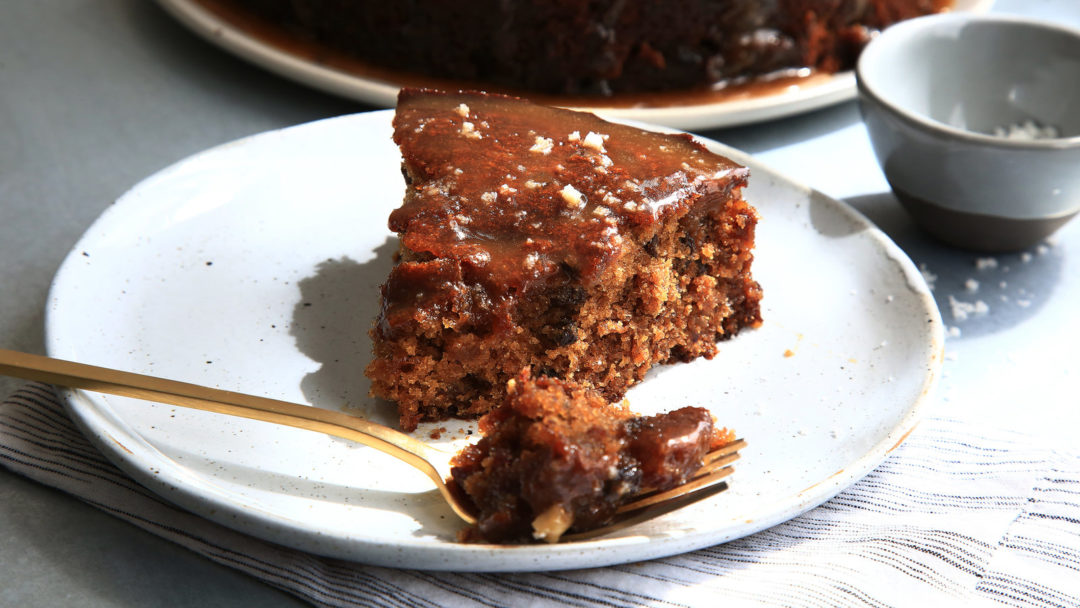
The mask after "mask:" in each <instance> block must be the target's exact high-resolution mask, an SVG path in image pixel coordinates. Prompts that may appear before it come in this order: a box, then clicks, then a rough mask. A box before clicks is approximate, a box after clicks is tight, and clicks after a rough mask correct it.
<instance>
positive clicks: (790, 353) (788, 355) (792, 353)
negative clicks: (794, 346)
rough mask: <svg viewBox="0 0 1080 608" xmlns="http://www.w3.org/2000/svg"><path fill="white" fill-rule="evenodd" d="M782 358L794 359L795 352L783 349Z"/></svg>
mask: <svg viewBox="0 0 1080 608" xmlns="http://www.w3.org/2000/svg"><path fill="white" fill-rule="evenodd" d="M784 356H785V357H788V358H791V357H794V356H795V351H793V350H791V349H790V348H788V349H785V350H784Z"/></svg>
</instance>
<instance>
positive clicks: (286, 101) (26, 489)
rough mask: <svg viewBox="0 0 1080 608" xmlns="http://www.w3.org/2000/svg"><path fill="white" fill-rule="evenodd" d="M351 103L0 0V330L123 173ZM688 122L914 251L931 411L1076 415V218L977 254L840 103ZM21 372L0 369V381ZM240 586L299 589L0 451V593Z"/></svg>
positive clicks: (174, 595)
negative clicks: (939, 327)
mask: <svg viewBox="0 0 1080 608" xmlns="http://www.w3.org/2000/svg"><path fill="white" fill-rule="evenodd" d="M994 10H995V11H1000V12H1011V13H1021V14H1027V15H1032V16H1036V17H1042V18H1047V19H1052V20H1056V21H1060V22H1066V23H1070V24H1072V25H1074V26H1080V2H1076V1H1075V0H998V2H997V3H996V5H995V8H994ZM368 109H370V108H367V107H365V106H363V105H362V104H359V103H356V102H352V101H348V100H343V99H339V98H336V97H332V96H329V95H325V94H322V93H319V92H317V91H313V90H310V89H307V88H304V87H302V86H300V85H297V84H293V83H292V82H289V81H286V80H283V79H280V78H278V77H276V76H273V75H271V74H269V73H266V72H264V71H262V70H261V69H259V68H256V67H252V66H250V65H249V64H247V63H244V62H242V61H240V60H238V59H236V58H234V57H232V56H231V55H228V54H226V53H224V52H222V51H220V50H218V49H217V48H215V47H213V46H211V45H209V44H207V43H205V42H204V41H202V40H201V39H200V38H198V37H196V36H194V35H193V34H191V33H189V32H188V31H187V30H185V29H184V28H182V27H181V26H180V25H178V24H177V23H176V22H174V21H173V20H172V19H170V18H169V17H168V16H167V15H166V14H165V13H163V12H162V11H161V10H160V9H159V8H157V6H156V5H154V4H153V3H151V2H147V1H145V0H143V1H140V0H112V1H109V2H101V1H94V0H0V261H2V263H0V347H4V348H12V349H17V350H24V351H30V352H38V353H43V352H44V346H43V330H42V325H43V310H44V303H45V299H46V294H47V292H48V288H49V284H50V282H51V280H52V276H53V273H54V272H55V271H56V268H57V266H58V265H59V264H60V262H61V260H62V259H63V258H64V256H65V255H66V254H67V253H68V250H69V249H70V248H71V247H72V246H73V244H74V243H75V241H76V240H77V239H78V238H79V236H80V235H81V234H82V233H83V232H84V231H85V230H86V229H87V227H88V226H89V225H90V224H91V223H92V222H93V221H94V219H95V218H96V217H97V216H98V215H99V214H100V213H101V212H102V211H103V210H104V209H105V208H106V207H107V206H108V205H109V204H110V203H111V202H112V201H113V200H115V199H116V198H117V197H119V196H120V195H121V194H123V193H124V192H125V191H126V190H127V189H128V188H129V187H131V186H132V185H133V184H135V183H136V182H138V181H139V180H140V179H141V178H143V177H145V176H147V175H149V174H151V173H153V172H154V171H156V170H158V169H161V168H163V167H165V166H168V165H169V164H171V163H173V162H176V161H178V160H180V159H182V158H184V157H186V156H188V155H190V154H192V153H195V152H197V151H200V150H202V149H205V148H208V147H211V146H214V145H217V144H220V143H223V142H226V141H230V140H233V139H236V138H239V137H242V136H245V135H249V134H252V133H257V132H260V131H265V130H268V129H274V128H279V127H283V126H288V125H293V124H298V123H302V122H307V121H311V120H316V119H319V118H324V117H328V116H335V115H339V114H345V113H351V112H359V111H364V110H368ZM703 134H704V135H707V136H709V137H712V138H714V139H717V140H719V141H722V142H724V143H727V144H730V145H733V146H735V147H738V148H741V149H744V150H746V151H748V152H751V153H754V154H756V155H758V156H759V157H760V158H761V159H762V160H764V161H765V162H768V163H770V164H772V165H773V166H774V167H776V168H778V169H780V170H782V171H785V172H787V173H789V174H790V175H792V176H793V177H795V178H796V179H799V180H801V181H803V182H805V183H808V184H810V185H811V186H813V187H816V188H818V189H820V190H822V191H824V192H826V193H827V194H830V195H832V196H835V197H837V198H842V199H844V200H846V201H848V202H849V203H851V204H852V205H853V206H855V207H856V208H857V209H859V210H860V211H862V212H863V213H865V214H866V215H867V216H868V217H870V218H871V219H872V220H873V221H875V222H876V223H878V225H879V226H881V227H882V228H883V229H884V230H885V231H886V232H887V233H888V234H889V235H890V236H892V237H893V239H894V240H896V241H897V243H899V244H900V245H901V246H902V247H903V248H904V249H905V250H906V251H907V252H908V254H909V255H910V256H911V257H912V259H913V260H914V261H915V262H916V263H917V264H920V265H924V266H925V268H926V270H927V274H928V276H931V277H932V278H934V280H933V283H934V286H935V296H936V298H937V301H938V303H939V305H940V306H941V308H942V315H943V318H944V319H945V322H946V324H947V325H948V326H950V327H955V328H956V329H957V330H958V332H959V335H955V334H956V332H954V336H953V337H952V338H950V339H949V341H948V343H947V345H946V363H945V374H944V380H943V382H942V386H941V391H940V393H939V395H940V397H939V399H938V401H939V403H938V405H937V408H938V409H937V410H936V412H938V413H943V414H945V415H948V414H950V413H956V414H968V413H972V412H979V413H980V415H982V416H983V417H985V418H986V419H987V420H989V421H991V422H995V423H1000V424H1003V425H1004V424H1011V425H1013V426H1015V427H1017V428H1019V429H1020V430H1022V431H1024V432H1026V433H1028V434H1029V435H1030V437H1031V440H1032V441H1044V440H1049V441H1069V438H1070V436H1071V435H1072V434H1073V433H1074V429H1075V428H1077V424H1076V423H1077V422H1080V413H1078V412H1080V407H1077V406H1078V405H1080V397H1078V395H1080V377H1078V373H1080V372H1078V371H1077V365H1076V363H1077V361H1080V357H1078V356H1077V355H1076V348H1077V345H1078V344H1080V317H1078V316H1077V315H1076V314H1075V310H1074V309H1075V305H1076V304H1077V303H1078V302H1080V266H1078V265H1080V221H1074V222H1072V223H1071V224H1069V225H1067V226H1066V227H1065V228H1064V229H1063V230H1061V231H1060V232H1059V233H1058V234H1057V235H1056V237H1055V238H1054V239H1053V240H1052V241H1050V242H1049V243H1047V244H1046V245H1044V246H1043V247H1040V248H1037V249H1033V250H1032V251H1030V252H1027V254H1026V255H1024V254H1012V255H1000V256H994V259H995V260H996V261H997V262H998V264H997V267H996V268H992V269H982V270H979V269H978V268H976V260H977V259H978V258H979V257H985V256H977V255H975V254H972V253H968V252H963V251H958V250H954V249H950V248H948V247H944V246H941V245H938V244H937V243H935V242H933V241H931V240H929V239H928V238H927V237H925V236H924V235H923V234H921V233H920V232H919V231H918V230H917V229H916V228H915V227H914V225H913V224H912V223H911V221H910V220H909V219H908V218H907V216H906V215H905V214H904V212H903V211H902V210H901V209H900V208H899V206H898V205H897V203H896V201H895V199H894V198H893V196H892V195H891V194H890V193H889V192H888V187H887V185H886V183H885V181H884V178H883V177H882V175H881V173H880V170H879V169H878V167H877V165H876V163H875V162H874V160H873V157H872V153H871V151H870V147H869V143H868V141H867V139H866V134H865V130H864V128H863V126H862V123H861V122H860V120H859V115H858V110H857V108H856V106H855V104H854V103H845V104H841V105H839V106H836V107H833V108H829V109H826V110H822V111H818V112H814V113H811V114H808V115H804V116H800V117H795V118H790V119H786V120H780V121H775V122H772V123H767V124H762V125H754V126H747V127H741V128H735V129H726V130H717V131H708V132H704V133H703ZM968 279H975V280H977V281H979V283H980V285H981V286H982V287H981V288H980V291H979V292H978V293H977V295H975V294H972V293H971V292H969V291H967V290H966V288H965V282H966V281H967V280H968ZM950 296H952V297H955V298H957V299H959V300H974V299H982V300H984V301H986V302H987V303H988V304H989V305H990V313H989V314H986V315H982V316H980V317H977V318H971V319H968V320H966V321H961V320H959V319H957V318H955V317H953V315H952V313H951V308H950V305H949V298H950ZM20 384H21V382H20V381H16V380H11V379H7V378H0V397H2V396H5V395H7V394H9V393H10V392H12V391H14V390H15V389H16V388H17V387H18V386H19V385H20ZM1018 407H1021V408H1023V410H1024V412H1025V415H1023V416H1019V417H1017V416H1016V415H1015V412H1016V408H1018ZM256 603H257V604H259V605H263V606H288V605H302V603H301V602H299V601H297V600H295V599H293V598H291V597H290V596H287V595H285V594H283V593H280V592H278V591H276V590H273V589H271V588H269V587H267V586H265V585H263V584H261V583H259V582H258V581H255V580H253V579H251V578H248V577H247V576H244V575H240V574H237V573H235V572H233V571H231V570H229V569H228V568H225V567H222V566H218V565H215V564H212V563H210V562H209V561H206V560H204V559H202V558H200V557H197V556H195V555H194V554H191V553H189V552H187V551H186V550H184V549H181V548H179V547H176V546H174V545H172V544H170V543H167V542H165V541H162V540H160V539H158V538H156V537H154V536H152V535H150V534H148V533H146V532H143V531H141V530H138V529H136V528H134V527H131V526H129V525H127V524H125V523H122V522H120V521H118V520H116V519H113V518H112V517H110V516H108V515H106V514H104V513H102V512H100V511H98V510H96V509H94V508H92V507H90V506H87V505H85V504H83V503H81V502H79V501H78V500H76V499H74V498H71V497H69V496H67V495H64V494H61V493H59V492H57V491H54V490H51V489H49V488H45V487H42V486H40V485H37V484H35V483H33V482H30V481H27V480H25V479H23V478H21V477H18V476H16V475H13V474H11V473H9V472H7V471H6V470H3V469H0V606H59V605H77V606H110V607H117V606H157V605H168V606H234V605H248V604H256Z"/></svg>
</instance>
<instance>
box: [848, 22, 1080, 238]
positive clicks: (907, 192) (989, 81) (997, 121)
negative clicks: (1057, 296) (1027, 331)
mask: <svg viewBox="0 0 1080 608" xmlns="http://www.w3.org/2000/svg"><path fill="white" fill-rule="evenodd" d="M856 78H857V83H858V91H859V107H860V109H861V111H862V115H863V119H864V120H865V122H866V126H867V129H868V131H869V134H870V139H871V142H872V143H873V146H874V152H875V154H876V155H877V158H878V161H879V162H880V163H881V166H882V168H883V170H884V172H885V177H886V178H887V179H888V181H889V184H890V185H891V186H892V189H893V191H894V192H895V193H896V196H897V198H898V199H899V200H900V202H901V203H902V204H903V205H904V207H905V208H906V209H907V210H908V211H909V212H910V213H911V215H912V217H914V219H915V221H916V222H917V223H918V224H919V225H920V226H922V227H923V228H925V229H926V230H927V231H928V232H930V233H931V234H933V235H934V236H936V237H938V238H939V239H941V240H944V241H946V242H948V243H950V244H953V245H956V246H960V247H964V248H968V249H975V250H980V251H1014V250H1018V249H1023V248H1027V247H1030V246H1032V245H1034V244H1036V243H1037V242H1039V241H1040V240H1042V239H1044V238H1046V237H1047V236H1048V235H1050V234H1051V233H1052V232H1054V231H1055V230H1057V229H1058V228H1059V227H1061V226H1062V225H1063V224H1064V223H1065V222H1067V221H1068V220H1069V219H1070V218H1072V217H1073V216H1074V215H1076V213H1077V211H1080V31H1078V30H1074V29H1070V28H1067V27H1063V26H1059V25H1055V24H1050V23H1044V22H1039V21H1033V20H1029V19H1022V18H1017V17H1008V16H1003V15H973V14H945V15H936V16H931V17H923V18H918V19H913V20H910V21H905V22H902V23H899V24H897V25H894V26H892V27H890V28H889V29H887V30H886V31H884V32H883V33H882V34H881V35H879V36H878V37H877V38H876V39H875V40H873V41H872V42H871V43H870V44H869V45H868V46H867V47H866V49H865V50H864V51H863V53H862V55H861V56H860V58H859V62H858V65H857V68H856ZM1021 125H1026V129H1023V128H1022V129H1020V131H1021V132H1023V131H1025V130H1026V131H1031V132H1032V134H1034V131H1036V130H1039V129H1041V130H1043V131H1044V132H1043V133H1042V134H1040V136H1039V137H1037V138H1035V139H1020V138H1014V137H1005V136H1001V135H996V134H995V131H996V130H1000V129H1005V130H1008V129H1009V128H1010V127H1011V128H1013V129H1014V130H1015V129H1016V128H1017V127H1020V126H1021Z"/></svg>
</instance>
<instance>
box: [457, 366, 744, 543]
mask: <svg viewBox="0 0 1080 608" xmlns="http://www.w3.org/2000/svg"><path fill="white" fill-rule="evenodd" d="M480 431H481V433H483V437H482V438H481V439H480V441H479V442H477V443H476V444H473V445H470V446H468V447H466V448H465V449H464V450H463V451H462V452H461V453H459V454H458V455H457V456H455V457H454V460H453V461H452V462H451V464H452V465H453V471H452V475H453V482H454V483H455V484H457V487H458V488H460V489H461V491H462V493H463V494H464V495H465V496H467V497H468V498H469V500H470V501H471V502H472V503H473V505H474V506H475V508H476V511H477V525H476V526H475V527H474V528H471V529H468V530H466V532H465V533H464V534H463V535H462V536H463V539H464V540H483V541H488V542H523V541H528V540H532V539H536V540H544V541H548V542H556V541H558V540H559V538H560V536H561V535H562V534H563V533H564V532H566V531H570V532H578V531H585V530H590V529H593V528H596V527H599V526H602V525H605V524H606V523H608V522H609V521H610V520H611V519H612V518H613V517H614V515H615V512H616V509H617V508H618V507H619V506H620V505H622V504H624V503H625V502H627V501H628V500H629V499H631V498H632V497H633V496H634V495H635V494H636V493H638V492H639V491H641V490H642V489H645V488H648V489H652V490H665V489H668V488H671V487H674V486H677V485H680V484H682V483H683V482H685V481H686V480H687V479H689V478H690V477H691V476H692V475H693V474H694V473H695V472H696V471H697V470H698V469H699V468H700V467H701V466H702V464H703V458H704V456H705V454H706V452H708V451H709V450H710V449H713V448H717V447H720V446H722V445H724V444H727V443H730V442H731V441H732V440H733V439H734V435H733V434H732V433H731V432H730V431H728V430H727V429H719V428H716V427H715V426H714V424H713V419H712V415H711V414H710V413H709V411H708V410H706V409H704V408H700V407H684V408H680V409H677V410H674V411H672V412H668V413H664V414H658V415H656V416H637V415H635V414H633V413H632V412H630V410H628V409H627V408H626V407H625V406H623V405H618V404H616V405H609V404H608V403H607V401H606V400H604V399H603V398H602V397H600V396H598V395H596V394H595V393H592V392H590V391H586V390H584V389H582V388H580V387H576V386H573V385H572V384H567V383H565V382H560V381H559V380H553V379H549V378H537V379H535V380H534V379H532V378H530V377H529V375H528V373H523V374H522V375H521V376H520V377H518V378H516V379H514V380H511V381H510V382H509V389H508V394H507V397H506V401H505V403H504V404H502V405H501V406H499V407H498V408H496V409H494V410H492V411H491V412H490V413H488V414H487V415H485V416H484V417H483V418H481V419H480Z"/></svg>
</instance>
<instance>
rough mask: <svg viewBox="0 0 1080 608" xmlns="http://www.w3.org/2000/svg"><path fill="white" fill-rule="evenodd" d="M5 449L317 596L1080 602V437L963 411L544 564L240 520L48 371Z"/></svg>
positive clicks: (19, 462) (590, 602)
mask: <svg viewBox="0 0 1080 608" xmlns="http://www.w3.org/2000/svg"><path fill="white" fill-rule="evenodd" d="M0 463H2V464H4V465H5V466H6V467H8V468H9V469H11V470H12V471H16V472H18V473H20V474H23V475H25V476H27V477H29V478H32V479H35V480H37V481H39V482H41V483H43V484H47V485H49V486H53V487H56V488H59V489H61V490H64V491H65V492H69V493H71V494H73V495H75V496H77V497H79V498H81V499H82V500H84V501H86V502H88V503H90V504H92V505H94V506H95V507H98V508H99V509H102V510H105V511H108V512H109V513H112V514H113V515H115V516H117V517H120V518H122V519H125V520H127V521H129V522H131V523H132V524H134V525H136V526H139V527H140V528H143V529H146V530H149V531H150V532H153V533H154V534H157V535H159V536H162V537H164V538H167V539H169V540H172V541H173V542H175V543H177V544H180V545H183V546H184V547H187V548H188V549H190V550H192V551H195V552H196V553H199V554H201V555H204V556H206V557H207V558H209V559H211V560H213V561H215V562H218V563H220V564H224V565H226V566H229V567H231V568H235V569H237V570H241V571H243V572H246V573H247V574H250V575H251V576H254V577H257V578H259V579H261V580H263V581H265V582H266V583H268V584H270V585H273V586H275V587H279V588H281V589H284V590H286V591H288V592H290V593H293V594H295V595H297V596H299V597H301V598H304V599H306V600H308V601H310V602H311V603H313V604H315V605H318V606H388V607H389V606H394V607H411V606H418V607H419V606H507V605H513V606H604V607H621V606H628V607H629V606H687V607H695V606H702V607H705V606H708V607H713V606H717V605H729V606H730V605H733V606H741V605H768V606H776V605H783V606H911V605H921V606H939V605H965V606H970V605H999V604H1007V605H1020V606H1080V452H1077V451H1074V450H1073V448H1072V447H1071V446H1057V447H1055V446H1040V445H1035V444H1033V443H1032V442H1031V441H1029V440H1028V439H1026V438H1025V437H1022V436H1020V435H1018V434H1016V433H1012V432H1010V431H1003V430H999V429H992V428H977V427H975V426H973V425H972V424H971V423H969V422H962V421H959V420H954V419H947V418H931V419H928V420H925V421H923V423H922V424H921V425H920V427H919V428H918V429H917V430H916V431H915V432H914V433H912V435H911V436H910V438H909V439H908V441H907V442H906V443H905V444H904V445H903V446H901V448H899V449H898V450H896V451H895V452H894V454H893V455H892V456H891V457H890V458H889V459H888V460H886V461H885V462H884V463H883V464H882V465H881V466H880V467H878V469H877V470H875V471H874V472H872V473H871V474H870V475H868V476H867V477H865V478H864V479H862V480H861V481H860V482H858V483H857V484H855V485H854V486H853V487H851V488H850V489H848V490H847V491H845V492H843V493H842V494H840V495H839V496H837V497H836V498H834V499H833V500H831V501H829V502H828V503H826V504H824V505H823V506H821V507H819V508H817V509H814V510H812V511H810V512H809V513H807V514H805V515H803V516H801V517H798V518H796V519H794V520H791V521H789V522H787V523H784V524H782V525H779V526H776V527H774V528H772V529H770V530H766V531H764V532H760V533H758V534H755V535H753V536H750V537H747V538H743V539H740V540H737V541H733V542H730V543H727V544H724V545H720V546H716V547H712V548H709V549H703V550H700V551H696V552H693V553H688V554H685V555H680V556H676V557H671V558H667V559H660V560H655V561H651V562H643V563H637V564H630V565H625V566H616V567H608V568H596V569H589V570H574V571H565V572H552V573H532V574H457V573H430V572H421V571H410V570H394V569H388V568H377V567H372V566H365V565H360V564H354V563H350V562H344V561H340V560H333V559H327V558H323V557H318V556H314V555H310V554H306V553H303V552H299V551H295V550H292V549H287V548H284V547H280V546H277V545H273V544H270V543H267V542H264V541H261V540H258V539H255V538H252V537H249V536H246V535H243V534H240V533H237V532H233V531H231V530H228V529H226V528H223V527H221V526H219V525H217V524H215V523H212V522H209V521H207V520H204V519H202V518H199V517H197V516H195V515H192V514H190V513H188V512H186V511H183V510H181V509H178V508H176V507H174V506H172V505H170V504H169V503H167V502H165V501H163V500H161V499H160V498H158V497H157V496H155V495H154V494H152V493H150V492H149V491H147V490H146V489H144V488H142V487H141V486H139V485H138V484H137V483H135V482H134V481H132V480H131V479H130V478H128V477H127V476H126V475H124V473H122V472H121V471H120V470H119V469H117V468H116V467H114V466H113V465H112V464H110V463H109V462H108V461H107V460H106V459H105V458H104V457H102V456H101V455H100V454H99V453H98V452H97V451H96V450H95V449H94V448H93V447H92V446H91V445H90V444H89V443H88V442H87V441H86V440H85V438H83V436H82V435H81V434H80V433H79V431H78V430H77V429H76V428H75V426H74V425H73V424H72V422H71V421H70V420H69V419H68V417H67V415H66V414H65V412H64V409H63V408H62V406H61V405H60V403H59V401H58V400H57V398H56V396H55V394H54V392H53V391H52V389H51V388H50V387H48V386H45V385H41V384H31V385H28V386H27V387H25V388H24V389H22V390H20V391H19V392H18V393H16V394H15V395H12V396H11V397H10V398H8V399H7V400H6V401H4V402H3V403H0Z"/></svg>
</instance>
